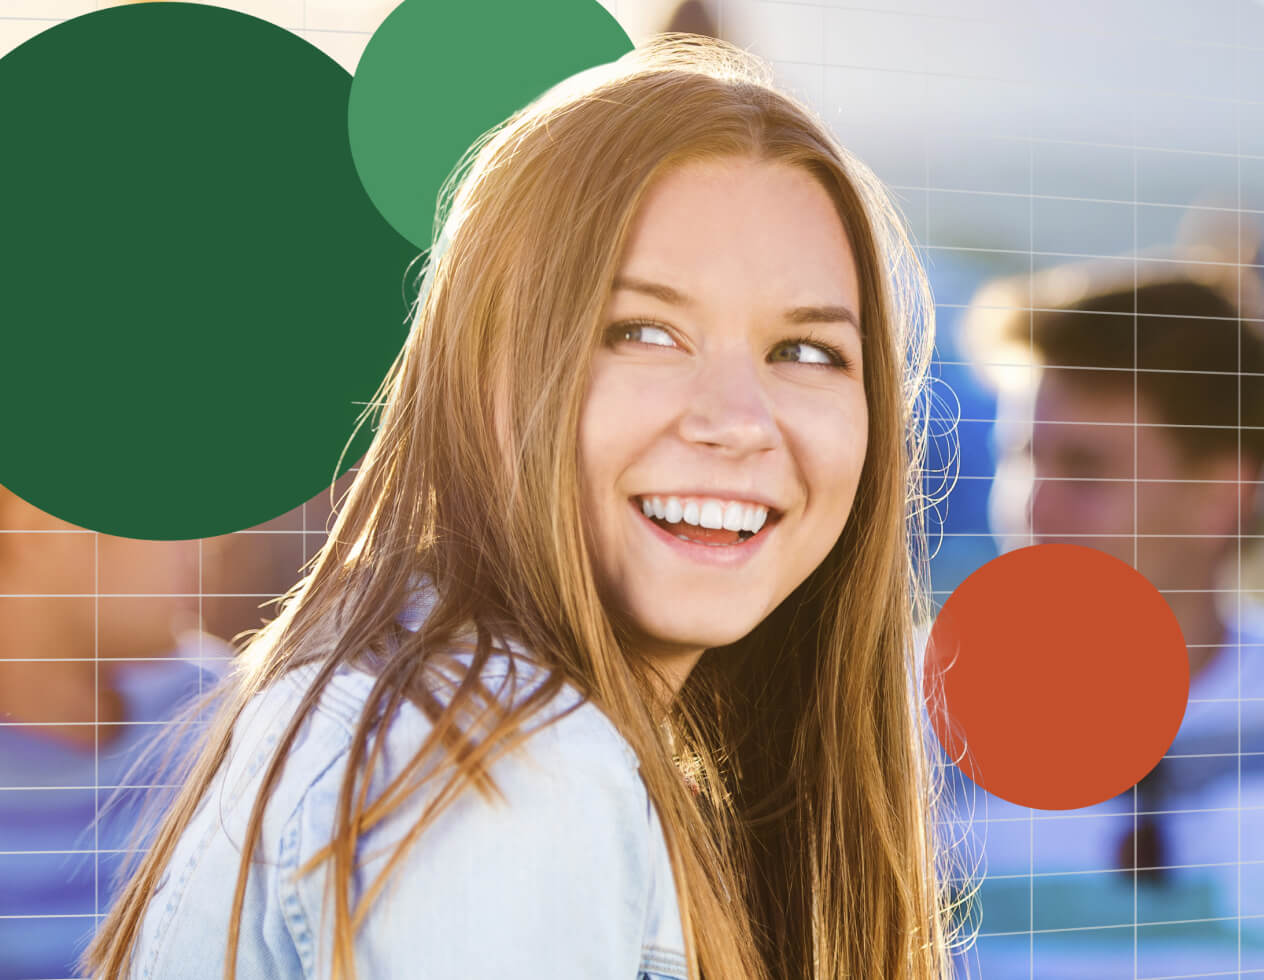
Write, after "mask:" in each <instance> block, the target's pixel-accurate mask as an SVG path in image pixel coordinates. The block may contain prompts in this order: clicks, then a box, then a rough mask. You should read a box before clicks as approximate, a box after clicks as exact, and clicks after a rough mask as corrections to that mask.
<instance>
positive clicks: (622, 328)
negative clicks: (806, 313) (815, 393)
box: [605, 320, 852, 371]
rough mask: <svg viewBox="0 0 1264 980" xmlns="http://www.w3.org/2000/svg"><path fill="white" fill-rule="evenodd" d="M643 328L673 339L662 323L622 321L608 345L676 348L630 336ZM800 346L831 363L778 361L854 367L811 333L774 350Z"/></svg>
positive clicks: (611, 333) (608, 335) (613, 329)
mask: <svg viewBox="0 0 1264 980" xmlns="http://www.w3.org/2000/svg"><path fill="white" fill-rule="evenodd" d="M643 328H648V329H651V330H657V331H658V332H659V333H662V334H664V335H665V336H666V337H667V338H668V339H669V340H670V339H671V331H670V330H669V329H668V328H667V327H666V326H665V325H663V324H661V323H657V322H655V321H653V320H621V321H619V322H618V323H615V324H613V325H611V326H610V327H609V328H608V329H607V330H606V333H605V342H606V345H607V346H611V347H613V346H614V345H615V344H618V343H640V344H643V345H645V346H649V347H671V346H675V344H674V342H672V343H655V342H652V341H640V340H634V339H632V338H631V337H629V336H628V335H629V334H633V333H635V332H637V331H639V330H641V329H643ZM799 345H805V346H808V347H815V348H816V349H817V350H819V351H820V352H821V353H822V354H824V355H825V356H826V358H828V361H829V363H822V362H820V361H796V360H783V359H778V360H781V362H782V363H786V364H811V365H813V366H814V367H820V368H827V369H833V370H843V371H845V370H850V368H851V367H852V362H851V359H850V358H849V357H847V355H846V354H844V353H843V352H842V351H841V350H839V349H838V348H837V347H835V346H834V345H833V344H831V343H829V342H828V341H825V340H822V339H821V338H819V337H814V336H812V335H811V334H810V333H808V334H804V335H802V336H796V337H787V338H786V339H785V340H782V341H780V342H778V344H777V345H776V347H774V348H773V350H782V349H785V348H794V347H798V346H799Z"/></svg>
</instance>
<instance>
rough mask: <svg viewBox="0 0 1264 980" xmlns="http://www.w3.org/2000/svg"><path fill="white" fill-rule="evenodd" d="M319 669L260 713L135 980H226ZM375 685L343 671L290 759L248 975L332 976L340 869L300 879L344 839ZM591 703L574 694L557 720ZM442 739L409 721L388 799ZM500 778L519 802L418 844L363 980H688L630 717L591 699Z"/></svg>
mask: <svg viewBox="0 0 1264 980" xmlns="http://www.w3.org/2000/svg"><path fill="white" fill-rule="evenodd" d="M403 619H404V617H401V620H403ZM405 625H410V626H412V625H413V624H411V623H407V622H406V623H405ZM506 664H507V657H506V656H505V655H503V654H500V655H497V656H494V657H493V659H492V662H491V665H490V666H489V669H488V674H487V679H488V681H489V682H492V690H495V689H496V686H497V685H496V683H495V681H496V680H497V676H499V677H503V676H504V675H505V665H506ZM497 672H499V673H497ZM314 673H315V668H314V667H309V668H300V669H299V670H297V671H294V672H293V673H291V674H290V675H289V676H287V677H285V678H283V679H282V680H280V681H279V682H277V683H276V684H274V685H272V686H271V687H270V688H269V689H268V690H266V691H265V692H263V693H262V694H261V695H259V696H258V697H257V698H255V699H254V701H252V702H251V704H250V705H249V706H248V708H247V711H246V713H245V714H244V715H243V717H242V719H241V721H240V722H239V724H238V727H237V730H236V732H235V734H234V739H233V747H232V751H231V754H230V758H229V760H228V761H226V763H225V765H224V766H223V767H222V769H221V772H220V774H219V775H218V776H217V777H216V779H215V781H214V783H213V784H212V786H211V788H210V791H209V792H208V794H207V795H206V797H205V799H204V800H203V802H202V804H201V807H200V808H199V810H198V811H197V813H196V815H195V817H194V818H193V820H192V822H191V823H190V825H189V827H188V828H187V830H186V831H185V833H184V835H183V837H182V838H181V839H180V841H179V843H178V845H177V847H176V849H175V852H174V855H173V857H172V860H171V861H170V863H169V865H168V868H167V871H166V873H165V874H164V876H163V877H162V878H161V879H160V882H159V885H158V887H157V889H156V890H155V893H154V896H153V899H152V901H151V903H150V905H149V908H148V911H147V913H146V917H145V920H144V923H143V926H142V930H141V935H140V938H139V942H138V944H137V947H136V949H135V951H134V955H133V958H132V964H131V971H130V974H129V975H130V976H131V977H133V978H154V977H158V978H180V980H203V978H205V980H221V978H222V976H223V969H224V957H225V955H226V950H227V938H226V937H227V935H228V922H229V909H230V907H231V904H232V897H233V889H234V887H235V884H236V879H237V870H238V866H239V861H240V856H241V841H242V839H243V837H244V834H245V827H246V821H247V819H248V817H249V814H250V808H251V804H252V802H253V800H254V798H255V795H256V793H257V790H258V786H259V782H260V780H261V778H262V774H263V770H264V767H265V765H266V763H267V761H268V759H269V758H270V756H271V753H272V750H273V748H274V747H275V745H276V743H277V740H278V738H279V737H280V734H281V732H282V731H283V729H284V727H285V724H286V722H287V721H288V719H290V718H291V717H293V713H294V711H295V709H296V707H297V705H298V703H299V698H300V697H301V694H302V692H303V690H304V689H305V688H306V686H307V685H308V684H309V683H310V681H311V679H312V677H313V676H314ZM519 676H520V677H521V676H522V672H521V668H519ZM372 683H373V679H372V678H371V677H370V676H369V675H367V674H365V673H362V672H360V671H358V670H355V669H352V668H344V669H342V670H340V671H339V672H338V673H337V674H336V675H335V676H334V678H333V679H332V681H331V683H330V684H329V686H328V688H327V689H326V691H325V693H324V695H323V697H322V699H321V701H320V704H319V707H318V708H317V710H316V711H315V712H314V713H313V714H312V715H311V716H310V717H309V719H308V721H307V722H306V723H305V724H304V726H303V728H302V730H301V731H300V733H299V735H298V738H297V740H296V742H295V743H294V746H293V748H292V750H291V752H290V755H289V760H288V762H287V764H286V767H285V770H284V773H283V774H282V776H281V779H280V782H279V785H278V786H277V788H276V790H275V792H274V793H273V796H272V798H271V801H270V803H269V805H268V807H267V810H266V815H265V819H264V825H263V837H262V846H261V848H260V851H259V854H260V856H261V860H258V861H257V862H256V864H255V865H254V867H253V869H252V872H251V876H250V879H249V882H248V886H247V890H246V897H245V906H244V915H243V917H242V930H241V943H240V947H239V949H240V952H239V959H238V972H237V976H238V977H239V978H241V980H272V978H291V977H293V978H298V977H304V978H307V977H320V978H324V977H328V976H330V959H331V947H332V943H331V938H332V928H331V923H332V913H331V912H330V910H329V909H328V907H327V906H326V904H325V893H326V887H325V885H326V881H327V880H328V867H329V866H328V865H327V864H322V865H321V866H320V868H318V869H317V870H315V871H313V872H311V873H309V874H307V875H305V876H303V877H299V876H298V875H297V874H296V870H297V869H298V868H299V867H300V866H302V865H303V864H304V863H305V862H306V861H307V860H308V859H309V858H310V857H311V856H312V855H313V854H314V853H316V851H318V850H319V849H320V848H321V847H322V846H323V845H325V844H326V843H328V842H329V840H330V838H331V837H332V833H333V821H334V814H335V810H336V807H337V800H338V791H339V787H340V786H341V784H342V780H343V776H344V774H345V772H346V764H347V757H348V748H349V746H350V743H351V737H352V732H353V730H354V728H355V725H356V722H357V719H358V717H359V714H360V711H361V707H362V705H363V703H364V701H365V699H366V697H367V695H368V693H369V690H370V688H371V686H372ZM520 689H521V688H520ZM575 700H577V695H575V693H574V691H573V690H571V689H570V688H567V689H566V690H565V691H564V693H563V695H562V696H560V697H559V698H558V699H557V700H556V701H555V702H554V703H553V705H551V706H550V707H549V709H548V711H549V713H550V714H553V713H555V712H558V711H561V710H563V709H564V708H566V707H568V706H570V705H571V704H574V702H575ZM428 729H429V722H428V720H427V719H426V717H425V715H424V714H422V712H421V711H419V710H418V709H417V708H416V707H415V706H413V705H412V704H407V705H406V706H405V707H404V708H403V709H401V711H400V712H399V713H397V714H396V716H395V717H394V719H393V720H392V721H391V722H390V724H389V726H388V728H387V735H386V744H385V755H384V759H383V763H382V764H381V765H380V766H379V767H378V769H377V770H376V771H375V773H374V778H373V789H372V792H373V794H374V795H376V794H377V793H378V792H379V791H380V788H381V787H383V786H385V785H386V783H387V782H389V780H390V779H391V778H392V777H393V776H394V775H396V774H397V773H398V772H399V771H400V767H401V766H402V765H403V764H404V763H405V762H406V761H407V760H408V759H409V758H410V757H411V756H412V755H413V753H414V751H415V749H416V748H417V746H418V745H419V743H420V742H421V740H422V739H423V738H424V737H425V734H426V732H427V731H428ZM491 771H492V776H493V778H494V780H495V782H496V784H497V786H498V787H499V789H500V790H501V791H502V792H503V794H504V796H505V800H506V803H507V805H503V804H500V803H499V802H491V803H489V802H487V801H485V800H484V799H483V798H482V797H481V796H480V795H479V794H478V793H477V792H473V791H468V792H465V793H463V794H462V795H461V796H460V797H459V798H458V799H457V801H456V802H455V803H453V804H452V805H451V806H450V807H449V808H448V809H447V810H445V811H444V812H443V814H442V815H441V816H440V817H439V818H438V820H437V821H436V822H434V823H432V824H431V825H430V826H429V827H428V828H427V830H426V832H425V833H424V834H423V835H422V836H421V837H420V838H419V840H418V841H417V842H416V844H415V845H413V846H412V847H410V849H409V850H408V851H407V852H406V854H407V856H406V857H405V859H404V860H403V862H402V863H401V864H400V865H399V866H398V867H397V869H396V871H395V872H394V873H393V875H392V876H391V878H390V879H389V882H390V883H389V885H388V886H387V888H386V889H385V891H384V892H383V893H382V894H381V895H380V896H379V897H378V899H377V900H376V901H375V902H374V904H373V906H372V908H371V910H370V911H369V912H368V914H367V916H366V918H365V920H364V923H363V925H362V927H361V928H360V930H359V931H358V932H357V934H356V943H355V948H356V962H357V967H358V970H359V975H360V977H361V978H362V980H404V978H408V980H479V978H488V980H492V978H507V977H548V978H550V980H606V978H609V980H645V978H651V980H684V978H685V976H686V970H685V962H684V956H683V949H684V941H683V937H682V933H681V926H680V915H679V910H678V906H677V902H676V893H675V888H674V887H673V878H672V870H671V866H670V863H669V860H668V856H667V849H666V844H665V841H664V839H663V833H662V828H661V826H660V824H659V821H658V816H657V814H656V813H655V810H654V807H653V806H652V804H651V803H650V801H649V798H648V795H647V793H646V790H645V786H644V784H643V783H642V781H641V778H640V774H639V771H638V765H637V759H636V756H635V755H634V753H633V752H632V750H631V748H630V747H629V746H628V744H627V743H626V742H625V741H624V740H623V738H622V737H621V736H620V735H619V734H618V732H617V731H616V730H615V728H614V727H613V725H611V723H610V721H609V720H608V719H607V718H606V717H605V716H604V715H603V714H602V713H601V712H600V711H599V710H598V709H597V708H596V707H594V706H593V705H592V704H584V705H582V706H580V707H579V708H577V709H576V710H574V711H572V712H570V713H569V714H567V715H566V716H565V717H563V718H561V719H560V720H558V721H557V722H555V723H553V724H549V725H546V726H543V727H542V728H540V729H538V730H536V731H534V732H533V733H532V734H531V735H530V736H529V737H528V739H527V740H526V742H525V743H524V744H523V745H522V747H521V748H520V749H519V750H516V751H515V752H514V753H512V754H510V755H507V756H502V757H501V759H500V760H499V761H498V762H496V763H495V764H494V765H493V767H492V770H491ZM429 785H430V784H427V788H426V789H425V790H423V791H422V792H419V793H416V794H414V798H413V799H410V800H409V801H408V802H407V803H405V804H404V805H403V806H401V807H400V808H398V809H397V810H396V811H395V812H394V813H393V814H392V815H391V816H389V817H388V818H386V819H385V820H383V821H382V822H381V823H379V824H377V825H376V826H374V827H373V828H371V829H370V830H369V831H368V832H367V833H366V834H365V835H363V836H362V838H361V843H360V846H359V848H358V851H357V862H358V863H359V865H360V868H359V870H358V872H357V874H356V877H355V880H354V886H353V892H352V901H353V903H354V902H356V901H357V900H358V895H359V893H360V890H361V889H363V888H364V887H366V886H367V885H368V883H369V882H371V881H373V880H374V879H375V878H376V876H377V873H378V871H380V870H381V868H382V867H383V866H384V865H385V863H386V860H387V858H388V856H389V854H390V853H391V852H392V850H393V845H394V844H395V843H396V842H397V841H399V840H400V839H401V838H402V837H403V835H404V834H405V833H406V832H407V831H408V829H409V828H410V827H411V826H413V825H414V823H415V822H416V821H417V819H418V817H419V816H420V814H421V812H422V809H423V807H424V806H425V803H426V801H427V800H428V799H429V797H430V792H429ZM353 907H354V906H353Z"/></svg>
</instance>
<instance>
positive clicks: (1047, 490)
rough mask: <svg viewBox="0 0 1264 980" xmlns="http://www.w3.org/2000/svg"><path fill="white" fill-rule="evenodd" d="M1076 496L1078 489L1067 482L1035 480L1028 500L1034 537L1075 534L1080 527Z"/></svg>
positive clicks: (1039, 478) (1028, 514)
mask: <svg viewBox="0 0 1264 980" xmlns="http://www.w3.org/2000/svg"><path fill="white" fill-rule="evenodd" d="M1074 496H1075V487H1074V486H1073V485H1072V484H1070V483H1069V482H1068V481H1066V480H1054V479H1048V478H1044V479H1042V478H1041V477H1039V476H1037V477H1036V478H1035V479H1033V480H1032V483H1031V493H1030V495H1029V496H1028V498H1027V526H1028V527H1029V528H1030V529H1031V531H1032V533H1033V534H1067V533H1071V532H1074V531H1075V530H1076V529H1077V528H1076V524H1077V523H1078V522H1077V519H1076V518H1077V510H1078V508H1077V507H1076V506H1075V503H1074V500H1073V498H1074Z"/></svg>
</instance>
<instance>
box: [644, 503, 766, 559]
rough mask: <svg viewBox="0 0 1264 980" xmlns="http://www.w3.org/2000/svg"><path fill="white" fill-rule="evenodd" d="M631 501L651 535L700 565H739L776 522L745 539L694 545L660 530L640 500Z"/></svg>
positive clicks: (759, 544) (750, 555)
mask: <svg viewBox="0 0 1264 980" xmlns="http://www.w3.org/2000/svg"><path fill="white" fill-rule="evenodd" d="M630 503H631V505H632V510H633V513H634V515H635V518H636V520H637V521H639V522H640V523H641V525H642V526H644V527H647V528H649V531H650V533H651V534H653V535H654V536H655V537H657V538H658V539H659V540H660V541H662V542H663V544H665V545H667V546H668V547H669V548H671V549H672V550H673V551H675V552H676V554H678V555H680V557H682V558H687V559H689V560H690V561H694V562H698V563H699V564H701V565H712V566H715V567H718V568H732V567H734V566H736V565H742V564H744V563H746V562H747V561H750V559H751V558H753V557H754V556H755V554H756V552H758V551H759V549H760V548H762V547H763V545H764V541H765V539H766V538H767V537H768V535H770V534H771V533H772V532H773V531H774V530H776V525H775V524H765V525H764V527H763V528H762V529H761V530H760V532H759V533H758V534H755V535H752V536H751V537H749V538H747V539H746V540H745V541H739V542H738V543H737V544H695V543H694V542H692V541H682V540H681V539H680V538H678V537H676V535H674V534H672V533H671V532H670V531H665V530H663V529H662V528H661V527H659V526H658V525H657V524H655V523H654V522H653V521H651V520H650V519H649V518H648V517H646V516H645V514H644V513H643V512H642V510H641V505H640V504H639V503H637V502H636V501H630Z"/></svg>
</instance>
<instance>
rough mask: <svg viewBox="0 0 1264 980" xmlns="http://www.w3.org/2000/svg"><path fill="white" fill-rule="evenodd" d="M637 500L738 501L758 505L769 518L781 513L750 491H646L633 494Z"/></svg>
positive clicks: (711, 489) (769, 501) (773, 505)
mask: <svg viewBox="0 0 1264 980" xmlns="http://www.w3.org/2000/svg"><path fill="white" fill-rule="evenodd" d="M635 496H636V497H637V498H638V499H641V498H644V497H662V498H663V499H664V500H666V499H667V498H668V497H714V498H715V499H716V500H740V501H742V502H744V503H748V504H759V505H760V506H761V507H765V508H767V509H768V513H769V516H770V517H772V516H776V515H779V514H780V513H781V512H782V508H780V507H778V506H777V505H776V504H775V503H773V502H772V501H771V500H769V499H768V498H767V497H765V496H764V495H763V494H759V493H754V492H753V491H750V490H724V489H716V488H714V487H713V488H709V489H706V490H702V489H693V490H647V491H646V492H644V493H638V494H635Z"/></svg>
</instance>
